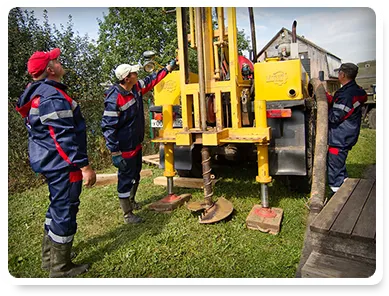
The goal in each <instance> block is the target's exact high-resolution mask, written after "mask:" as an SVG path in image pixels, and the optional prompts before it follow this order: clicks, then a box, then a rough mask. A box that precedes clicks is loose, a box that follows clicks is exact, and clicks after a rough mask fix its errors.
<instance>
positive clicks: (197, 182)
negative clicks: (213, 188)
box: [154, 176, 220, 188]
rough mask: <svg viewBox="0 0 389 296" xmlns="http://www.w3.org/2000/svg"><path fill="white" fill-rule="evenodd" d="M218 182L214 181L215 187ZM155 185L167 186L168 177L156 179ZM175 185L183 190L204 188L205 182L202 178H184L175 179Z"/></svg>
mask: <svg viewBox="0 0 389 296" xmlns="http://www.w3.org/2000/svg"><path fill="white" fill-rule="evenodd" d="M219 180H220V179H218V180H212V183H213V185H215V184H216V182H217V181H219ZM154 184H155V185H162V186H167V179H166V177H163V176H162V177H156V178H155V179H154ZM173 185H174V186H175V187H183V188H203V187H204V181H203V179H202V178H184V177H173Z"/></svg>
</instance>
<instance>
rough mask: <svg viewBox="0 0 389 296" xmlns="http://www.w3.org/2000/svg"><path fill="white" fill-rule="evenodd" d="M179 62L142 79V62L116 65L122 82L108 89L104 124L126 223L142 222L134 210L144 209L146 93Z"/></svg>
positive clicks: (103, 128) (174, 62)
mask: <svg viewBox="0 0 389 296" xmlns="http://www.w3.org/2000/svg"><path fill="white" fill-rule="evenodd" d="M175 65H176V59H173V60H172V61H171V62H170V64H169V65H167V66H166V67H165V68H163V69H161V70H159V71H158V73H153V74H151V75H149V76H147V77H145V78H144V79H142V80H139V81H138V70H139V66H138V65H129V64H121V65H119V66H118V67H117V68H116V69H115V75H116V78H117V79H118V81H119V83H116V84H114V85H113V86H112V87H111V88H110V89H108V90H107V91H106V93H105V96H106V98H105V101H104V105H105V109H104V114H103V119H102V122H101V127H102V130H103V134H104V138H105V142H106V146H107V148H108V149H109V151H110V152H111V155H112V162H113V164H114V166H115V167H117V168H118V169H119V170H118V186H117V189H118V195H119V203H120V207H121V208H122V211H123V216H124V222H125V223H141V222H142V218H140V217H138V216H136V215H134V214H133V210H137V209H140V205H139V204H138V203H136V202H135V195H136V192H137V189H138V184H139V180H140V171H141V169H142V142H143V138H144V130H145V118H144V110H143V95H144V94H145V93H147V92H149V91H150V90H151V89H152V88H153V87H154V86H155V85H157V84H158V83H159V82H160V81H161V80H162V79H163V78H165V77H166V75H167V74H168V73H169V72H171V71H172V70H173V69H174V67H175Z"/></svg>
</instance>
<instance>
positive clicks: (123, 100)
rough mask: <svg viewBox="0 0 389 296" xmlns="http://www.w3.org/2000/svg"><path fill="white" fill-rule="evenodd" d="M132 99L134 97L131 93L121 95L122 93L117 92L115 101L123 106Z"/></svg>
mask: <svg viewBox="0 0 389 296" xmlns="http://www.w3.org/2000/svg"><path fill="white" fill-rule="evenodd" d="M133 99H135V97H134V95H133V94H130V95H128V96H123V95H122V94H118V98H117V101H116V103H117V105H118V106H119V107H123V106H124V105H125V104H127V103H128V102H129V101H131V100H133Z"/></svg>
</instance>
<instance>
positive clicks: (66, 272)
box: [49, 241, 89, 278]
mask: <svg viewBox="0 0 389 296" xmlns="http://www.w3.org/2000/svg"><path fill="white" fill-rule="evenodd" d="M72 245H73V241H71V242H69V243H66V244H58V243H56V242H53V241H51V250H50V275H49V276H50V277H51V278H62V277H65V278H68V277H76V276H77V275H80V274H82V273H84V272H86V271H88V268H89V264H80V265H78V264H74V263H73V262H72V261H71V259H70V253H71V250H72Z"/></svg>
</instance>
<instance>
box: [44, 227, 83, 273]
mask: <svg viewBox="0 0 389 296" xmlns="http://www.w3.org/2000/svg"><path fill="white" fill-rule="evenodd" d="M50 249H51V239H50V237H49V236H48V232H47V231H46V229H45V230H44V233H43V239H42V265H41V268H42V269H43V270H47V271H49V270H50ZM75 257H76V253H75V252H73V251H72V252H71V253H70V259H74V258H75Z"/></svg>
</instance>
